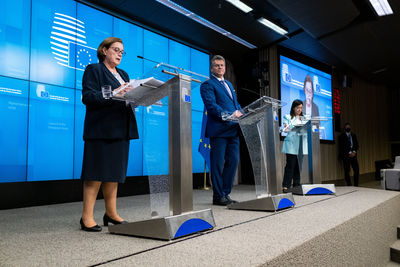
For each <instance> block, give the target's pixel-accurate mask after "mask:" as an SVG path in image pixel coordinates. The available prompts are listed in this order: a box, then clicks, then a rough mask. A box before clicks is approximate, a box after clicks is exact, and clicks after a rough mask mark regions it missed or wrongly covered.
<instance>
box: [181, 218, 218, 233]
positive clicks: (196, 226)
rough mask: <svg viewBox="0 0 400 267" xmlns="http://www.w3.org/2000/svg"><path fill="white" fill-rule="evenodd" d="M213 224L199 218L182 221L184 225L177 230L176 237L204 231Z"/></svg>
mask: <svg viewBox="0 0 400 267" xmlns="http://www.w3.org/2000/svg"><path fill="white" fill-rule="evenodd" d="M212 228H213V226H212V225H211V224H209V223H208V222H206V221H204V220H202V219H198V218H192V219H189V220H187V221H186V222H184V223H182V225H181V226H180V227H179V229H178V231H176V234H175V236H174V238H178V237H181V236H185V235H190V234H193V233H196V232H200V231H204V230H207V229H212Z"/></svg>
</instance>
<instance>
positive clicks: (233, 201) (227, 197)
mask: <svg viewBox="0 0 400 267" xmlns="http://www.w3.org/2000/svg"><path fill="white" fill-rule="evenodd" d="M226 199H227V200H229V201H230V202H231V203H238V202H237V201H236V200H233V199H232V198H231V197H230V196H226ZM231 203H229V204H231Z"/></svg>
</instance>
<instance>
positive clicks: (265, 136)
mask: <svg viewBox="0 0 400 267" xmlns="http://www.w3.org/2000/svg"><path fill="white" fill-rule="evenodd" d="M280 108H281V102H280V101H279V100H276V99H274V98H270V97H266V96H263V97H261V98H260V99H258V100H256V101H255V102H253V103H251V104H250V105H248V106H246V107H245V108H244V109H243V116H241V117H240V118H239V119H238V123H239V125H240V128H241V130H242V133H243V135H244V138H245V141H246V145H247V148H248V150H249V154H250V160H251V164H252V167H253V172H254V181H255V189H256V198H255V199H252V200H248V201H242V202H238V203H232V204H230V205H228V208H229V209H240V210H260V211H276V210H280V209H284V208H289V207H293V206H294V205H295V202H294V199H293V195H292V193H285V194H282V193H281V192H282V166H281V160H280V156H281V152H280V139H279V120H278V111H279V109H280Z"/></svg>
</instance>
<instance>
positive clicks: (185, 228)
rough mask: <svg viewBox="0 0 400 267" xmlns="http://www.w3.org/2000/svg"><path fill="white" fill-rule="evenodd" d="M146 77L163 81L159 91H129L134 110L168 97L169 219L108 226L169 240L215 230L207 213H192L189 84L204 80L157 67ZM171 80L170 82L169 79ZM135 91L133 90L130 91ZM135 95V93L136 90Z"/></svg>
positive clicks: (116, 230) (124, 232)
mask: <svg viewBox="0 0 400 267" xmlns="http://www.w3.org/2000/svg"><path fill="white" fill-rule="evenodd" d="M146 77H153V78H155V79H161V80H166V82H165V83H164V84H162V85H161V86H159V87H154V86H151V85H146V84H140V85H139V86H140V87H141V89H143V87H146V86H147V87H148V90H145V93H144V94H143V92H144V91H143V90H141V91H140V92H141V94H140V95H135V92H134V91H132V93H131V94H130V96H129V98H126V99H120V100H124V101H134V103H133V104H134V105H135V106H149V105H151V104H153V103H155V102H157V101H159V100H160V99H162V98H163V97H165V96H168V134H169V177H168V179H169V215H167V216H164V217H158V214H157V213H156V212H155V215H156V216H154V217H153V218H151V219H148V220H143V221H136V222H131V223H127V224H117V225H111V226H109V228H108V229H109V232H110V233H112V234H121V235H130V236H138V237H148V238H155V239H164V240H171V239H175V238H179V237H182V236H186V235H190V234H193V233H197V232H200V231H205V230H209V229H212V228H214V227H215V221H214V217H213V213H212V211H211V209H205V210H198V211H193V178H192V124H191V116H192V115H191V83H192V82H196V83H201V82H202V81H205V80H206V79H207V78H208V77H206V76H202V75H200V74H196V73H193V72H190V71H185V70H182V69H180V68H177V67H174V66H171V65H167V64H159V65H157V66H156V67H155V68H154V69H153V70H152V71H151V73H148V74H147V75H146ZM171 77H172V78H171ZM133 90H135V89H133ZM138 91H139V90H138Z"/></svg>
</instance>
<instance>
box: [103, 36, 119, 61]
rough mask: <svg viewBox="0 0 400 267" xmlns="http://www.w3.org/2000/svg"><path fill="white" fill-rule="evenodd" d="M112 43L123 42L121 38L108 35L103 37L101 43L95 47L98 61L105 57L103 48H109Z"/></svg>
mask: <svg viewBox="0 0 400 267" xmlns="http://www.w3.org/2000/svg"><path fill="white" fill-rule="evenodd" d="M113 43H121V44H123V43H122V39H121V38H117V37H108V38H106V39H104V40H103V42H101V44H100V45H99V47H98V48H97V58H98V59H99V61H100V62H103V61H104V59H105V58H106V55H104V53H103V48H106V49H109V48H110V46H111V45H112V44H113Z"/></svg>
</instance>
